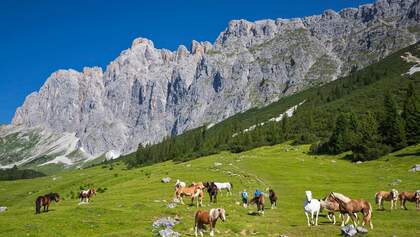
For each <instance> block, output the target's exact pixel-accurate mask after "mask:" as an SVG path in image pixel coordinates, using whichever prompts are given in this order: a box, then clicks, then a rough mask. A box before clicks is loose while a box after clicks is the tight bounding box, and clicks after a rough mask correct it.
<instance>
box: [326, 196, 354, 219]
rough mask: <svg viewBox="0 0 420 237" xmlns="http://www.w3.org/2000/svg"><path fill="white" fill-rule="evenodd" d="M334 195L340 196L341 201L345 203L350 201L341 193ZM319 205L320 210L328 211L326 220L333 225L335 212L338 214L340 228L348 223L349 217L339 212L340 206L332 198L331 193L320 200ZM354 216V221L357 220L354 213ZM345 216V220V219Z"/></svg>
mask: <svg viewBox="0 0 420 237" xmlns="http://www.w3.org/2000/svg"><path fill="white" fill-rule="evenodd" d="M335 195H336V196H340V197H341V199H342V200H344V201H345V202H349V201H350V200H351V199H350V198H349V197H347V196H345V195H343V194H341V193H335ZM320 204H321V209H326V210H327V211H328V215H327V217H328V220H330V221H331V222H333V224H334V225H335V223H336V219H335V214H334V213H335V212H340V217H341V226H344V225H345V224H347V223H348V222H349V220H350V216H349V215H347V214H345V213H344V212H341V211H340V205H339V204H338V202H337V201H336V200H335V199H334V198H333V197H332V193H329V194H328V195H327V196H326V197H325V198H324V199H321V200H320ZM354 215H355V216H356V219H357V214H356V213H354ZM346 216H347V219H346Z"/></svg>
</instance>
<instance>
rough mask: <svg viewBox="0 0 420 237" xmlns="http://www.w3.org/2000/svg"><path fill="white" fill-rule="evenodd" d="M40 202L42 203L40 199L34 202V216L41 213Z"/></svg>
mask: <svg viewBox="0 0 420 237" xmlns="http://www.w3.org/2000/svg"><path fill="white" fill-rule="evenodd" d="M41 202H42V198H41V197H38V198H37V199H36V200H35V214H39V213H41Z"/></svg>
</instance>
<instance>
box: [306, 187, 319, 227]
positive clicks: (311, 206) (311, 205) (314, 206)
mask: <svg viewBox="0 0 420 237" xmlns="http://www.w3.org/2000/svg"><path fill="white" fill-rule="evenodd" d="M305 195H306V199H305V202H304V204H303V210H305V215H306V220H307V221H308V226H311V224H312V225H315V226H317V225H318V214H319V211H320V210H321V203H320V202H319V201H318V200H317V199H313V198H312V192H311V191H305ZM309 213H310V214H311V220H310V221H309ZM314 214H316V219H315V222H314Z"/></svg>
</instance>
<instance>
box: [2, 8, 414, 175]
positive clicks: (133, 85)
mask: <svg viewBox="0 0 420 237" xmlns="http://www.w3.org/2000/svg"><path fill="white" fill-rule="evenodd" d="M419 39H420V0H379V1H377V2H376V3H374V4H366V5H362V6H360V7H358V8H347V9H343V10H341V11H339V12H335V11H332V10H327V11H325V12H324V13H322V14H321V15H316V16H310V17H305V18H295V19H276V20H260V21H256V22H249V21H246V20H233V21H231V22H229V25H228V27H227V28H226V29H225V30H224V31H223V32H222V33H220V35H219V37H218V38H217V39H216V41H215V42H214V43H213V44H212V43H209V42H196V41H193V42H192V44H191V47H190V49H187V48H186V47H185V46H182V45H181V46H179V48H178V50H177V51H175V52H172V51H170V50H166V49H157V48H155V47H154V45H153V42H152V41H151V40H148V39H145V38H137V39H135V40H134V41H133V43H132V45H131V47H130V48H129V49H127V50H124V51H123V52H121V54H120V55H119V56H118V57H117V58H116V59H115V60H114V61H112V62H111V63H110V64H109V65H108V66H107V68H106V70H105V71H103V70H102V69H101V68H99V67H93V68H84V69H83V71H82V72H78V71H75V70H72V69H69V70H58V71H56V72H54V73H52V74H51V76H50V77H49V78H48V79H47V81H46V82H45V84H44V85H43V86H42V88H41V89H40V90H39V92H34V93H32V94H30V95H29V96H28V97H27V98H26V100H25V102H24V104H23V105H22V106H21V107H19V108H18V109H17V110H16V114H15V116H14V118H13V121H12V124H11V125H7V126H3V127H1V128H0V165H1V166H7V165H11V164H15V163H16V164H18V165H24V164H26V163H30V162H33V161H35V160H37V159H39V157H43V158H44V159H45V160H44V163H48V162H49V163H57V162H61V163H65V164H73V163H74V162H76V161H80V160H90V159H92V158H94V157H97V156H100V155H102V154H104V153H106V152H109V151H112V154H113V155H112V156H114V155H116V154H120V153H127V152H130V151H133V150H135V149H136V148H137V146H138V144H139V143H142V144H146V143H155V142H159V141H160V140H162V139H163V138H164V137H165V136H170V135H176V134H181V133H183V132H184V131H186V130H188V129H191V128H195V127H198V126H202V125H205V124H213V123H217V122H220V121H222V120H223V119H225V118H227V117H229V116H232V115H234V114H236V113H238V112H242V111H245V110H247V109H250V108H252V107H256V106H264V105H267V104H269V103H271V102H274V101H277V100H279V99H280V98H282V97H284V96H287V95H290V94H293V93H295V92H297V91H300V90H302V89H305V88H308V87H310V86H315V85H319V84H322V83H327V82H329V81H332V80H335V79H336V78H338V77H341V76H344V75H346V74H348V73H349V72H350V71H352V70H357V69H360V68H363V67H365V66H367V65H369V64H372V63H374V62H376V61H378V60H379V59H381V58H383V57H385V56H387V55H389V54H390V53H392V52H395V51H397V50H399V49H401V48H403V47H406V46H408V45H411V44H413V43H416V42H417V41H418V40H419ZM31 136H32V138H31ZM60 139H61V140H60ZM57 141H61V142H59V144H58V142H57ZM28 143H30V145H28ZM22 147H24V148H22ZM34 150H36V151H39V152H36V155H34V152H33V151H34ZM22 151H25V152H22ZM111 158H112V157H111ZM66 162H67V163H66ZM41 164H43V163H42V162H41ZM1 166H0V167H1Z"/></svg>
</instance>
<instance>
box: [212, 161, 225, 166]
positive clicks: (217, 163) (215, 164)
mask: <svg viewBox="0 0 420 237" xmlns="http://www.w3.org/2000/svg"><path fill="white" fill-rule="evenodd" d="M221 165H223V164H222V163H219V162H214V166H221Z"/></svg>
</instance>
